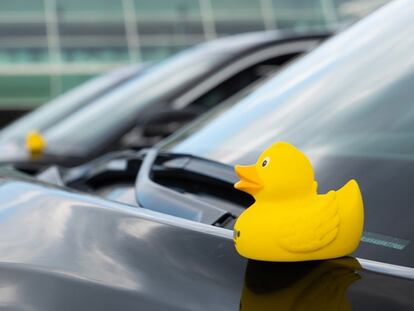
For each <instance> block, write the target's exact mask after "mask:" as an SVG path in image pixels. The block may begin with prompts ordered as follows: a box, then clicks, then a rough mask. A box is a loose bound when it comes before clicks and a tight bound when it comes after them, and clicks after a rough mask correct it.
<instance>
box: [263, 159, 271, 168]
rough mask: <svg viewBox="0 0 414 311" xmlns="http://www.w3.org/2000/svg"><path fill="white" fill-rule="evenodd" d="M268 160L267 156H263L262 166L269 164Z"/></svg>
mask: <svg viewBox="0 0 414 311" xmlns="http://www.w3.org/2000/svg"><path fill="white" fill-rule="evenodd" d="M269 162H270V159H269V157H267V158H265V159H264V160H263V162H262V167H266V166H267V165H268V164H269Z"/></svg>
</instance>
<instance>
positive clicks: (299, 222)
mask: <svg viewBox="0 0 414 311" xmlns="http://www.w3.org/2000/svg"><path fill="white" fill-rule="evenodd" d="M338 210H339V208H338V200H337V197H336V192H334V191H330V192H328V193H327V194H326V195H324V196H323V197H317V198H316V199H315V200H314V201H313V202H310V204H309V205H308V206H306V207H304V208H303V212H302V213H301V214H300V215H298V214H297V213H295V214H294V215H291V216H288V217H287V219H285V221H284V222H283V224H282V225H281V226H280V230H281V236H280V240H279V243H280V246H281V247H282V248H283V249H285V250H287V251H289V252H294V253H305V252H311V251H316V250H318V249H321V248H323V247H324V246H326V245H328V244H329V243H331V242H332V241H333V240H334V239H335V237H336V236H337V234H338V229H339V222H340V219H339V214H338Z"/></svg>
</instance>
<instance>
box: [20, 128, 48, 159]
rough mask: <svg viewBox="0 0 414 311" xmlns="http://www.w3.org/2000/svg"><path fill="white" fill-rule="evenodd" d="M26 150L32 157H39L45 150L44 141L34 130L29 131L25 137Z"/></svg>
mask: <svg viewBox="0 0 414 311" xmlns="http://www.w3.org/2000/svg"><path fill="white" fill-rule="evenodd" d="M25 145H26V149H27V151H29V152H30V154H31V155H32V156H33V157H36V156H38V155H41V154H42V153H43V151H44V149H45V148H46V140H45V139H44V138H43V136H42V134H40V133H39V132H38V131H36V130H32V131H29V132H28V133H27V135H26V142H25Z"/></svg>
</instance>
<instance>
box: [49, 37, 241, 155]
mask: <svg viewBox="0 0 414 311" xmlns="http://www.w3.org/2000/svg"><path fill="white" fill-rule="evenodd" d="M233 43H235V44H236V43H237V42H233ZM240 44H241V43H237V45H238V46H240ZM245 44H249V43H248V40H247V42H246V43H245ZM227 45H228V46H227ZM226 47H227V48H226ZM234 49H236V47H235V46H234V45H233V44H231V42H228V44H225V45H224V44H220V43H218V44H216V43H212V44H205V45H202V46H198V47H195V48H191V49H189V50H187V51H184V52H181V53H179V54H177V55H176V56H173V57H171V58H169V59H167V60H165V61H162V62H160V63H159V64H157V65H153V66H152V67H151V68H149V69H147V70H146V71H145V73H144V74H142V75H140V76H138V77H137V78H135V79H131V80H130V81H128V82H126V83H124V84H123V85H122V86H121V87H119V88H117V89H116V90H114V91H113V92H111V93H109V94H107V95H106V96H105V97H102V98H99V99H97V100H96V101H94V102H93V103H92V104H90V105H88V106H85V107H82V108H81V109H79V110H78V111H76V113H74V114H72V115H70V116H68V117H67V118H65V119H64V120H62V122H59V123H57V124H56V125H55V126H53V127H51V128H49V129H47V130H46V131H45V132H44V133H43V134H44V136H45V138H46V140H47V142H48V147H47V150H46V152H47V153H48V154H54V155H59V154H64V155H75V156H76V155H83V154H88V153H89V152H90V151H91V150H96V149H99V148H100V146H102V145H104V144H105V142H106V141H107V140H108V139H111V136H114V137H116V136H117V135H118V134H119V133H120V132H124V131H125V130H126V129H128V128H129V127H131V125H133V124H134V122H136V120H137V117H138V113H139V111H141V109H143V108H144V107H145V106H147V105H149V104H151V103H159V102H163V101H164V100H165V98H166V96H169V95H171V94H172V93H173V92H176V91H177V90H178V88H180V87H186V85H188V84H190V83H194V82H195V81H196V80H197V79H199V78H200V77H202V76H203V75H205V74H207V73H208V72H209V71H211V70H213V69H214V68H216V67H217V66H220V64H222V63H223V62H225V61H226V60H227V59H229V58H231V57H232V52H233V50H234ZM96 120H99V122H96Z"/></svg>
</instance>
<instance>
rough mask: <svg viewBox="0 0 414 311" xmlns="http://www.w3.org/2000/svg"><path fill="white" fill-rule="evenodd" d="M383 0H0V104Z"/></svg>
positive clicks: (43, 96) (314, 22)
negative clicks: (235, 36)
mask: <svg viewBox="0 0 414 311" xmlns="http://www.w3.org/2000/svg"><path fill="white" fill-rule="evenodd" d="M385 2H387V1H386V0H352V1H350V0H1V1H0V109H31V108H33V107H35V106H37V105H40V104H42V103H44V102H45V101H47V100H48V99H50V98H52V97H54V96H56V95H58V94H60V93H62V92H63V91H65V90H67V89H69V88H71V87H73V86H75V85H77V84H79V83H81V82H83V81H85V80H86V79H88V78H90V77H91V76H94V75H96V74H99V73H101V72H104V71H106V70H108V69H110V68H113V67H115V66H118V65H120V64H125V63H139V62H148V61H157V60H160V59H163V58H165V57H167V56H169V55H171V54H173V53H176V52H178V51H180V50H182V49H185V48H187V47H189V46H191V45H194V44H196V43H199V42H202V41H205V40H211V39H214V38H217V37H222V36H226V35H231V34H236V33H241V32H247V31H258V30H270V29H292V28H293V29H297V30H304V31H306V30H308V29H311V28H312V29H326V28H330V27H335V26H337V25H338V24H342V23H344V24H347V23H351V22H353V21H355V20H356V19H359V18H360V17H362V16H364V15H365V14H367V13H369V12H370V11H372V10H373V9H375V8H377V7H378V6H380V5H382V4H384V3H385Z"/></svg>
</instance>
